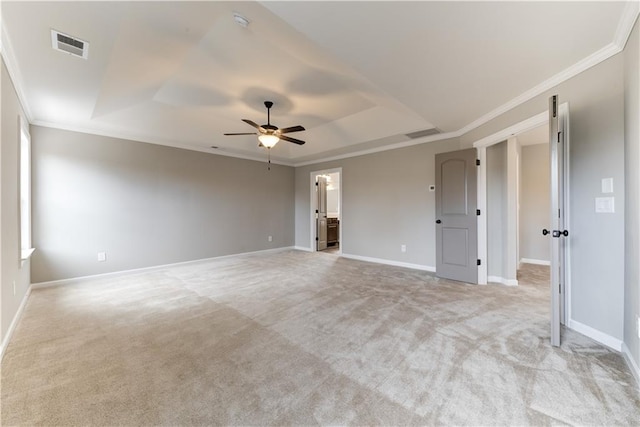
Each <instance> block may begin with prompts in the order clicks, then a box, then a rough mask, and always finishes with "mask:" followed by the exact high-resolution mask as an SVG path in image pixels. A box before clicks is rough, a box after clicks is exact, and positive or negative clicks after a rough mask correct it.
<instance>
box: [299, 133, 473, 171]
mask: <svg viewBox="0 0 640 427" xmlns="http://www.w3.org/2000/svg"><path fill="white" fill-rule="evenodd" d="M461 135H462V134H461V133H460V131H456V132H447V133H441V134H438V135H430V136H426V137H424V138H418V139H415V140H411V141H404V142H396V143H395V144H389V145H383V146H382V147H376V148H370V149H366V150H358V151H354V152H353V153H345V154H339V155H337V156H331V157H323V158H321V159H319V160H308V161H304V162H294V163H293V166H294V167H300V166H307V165H315V164H317V163H324V162H330V161H332V160H342V159H348V158H349V157H358V156H364V155H365V154H373V153H380V152H382V151H389V150H397V149H398V148H404V147H411V146H413V145H421V144H427V143H429V142H436V141H443V140H445V139H452V138H457V137H459V136H461Z"/></svg>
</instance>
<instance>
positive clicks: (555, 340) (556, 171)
mask: <svg viewBox="0 0 640 427" xmlns="http://www.w3.org/2000/svg"><path fill="white" fill-rule="evenodd" d="M568 114H569V112H568V110H563V111H562V112H561V111H560V103H559V102H558V96H557V95H554V96H552V97H551V98H549V155H550V168H551V171H550V172H551V176H550V178H551V180H550V182H551V189H550V190H551V191H550V195H551V212H550V226H551V230H550V231H549V230H546V229H545V230H544V231H543V233H544V234H550V236H551V273H550V275H551V278H550V279H551V345H554V346H559V345H560V324H561V323H562V321H563V319H564V317H565V313H564V307H565V304H564V298H565V293H566V277H567V274H566V265H565V264H566V259H565V258H566V257H565V254H566V246H567V245H568V242H569V231H568V230H567V229H566V224H565V222H566V221H565V220H566V218H565V200H566V198H565V194H564V189H565V177H566V175H565V162H566V159H565V156H566V155H567V152H566V146H567V134H568Z"/></svg>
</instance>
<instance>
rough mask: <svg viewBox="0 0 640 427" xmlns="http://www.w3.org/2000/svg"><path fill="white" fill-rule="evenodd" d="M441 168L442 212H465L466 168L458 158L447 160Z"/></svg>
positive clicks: (464, 213)
mask: <svg viewBox="0 0 640 427" xmlns="http://www.w3.org/2000/svg"><path fill="white" fill-rule="evenodd" d="M440 167H441V170H442V183H441V185H442V198H441V200H442V214H444V215H447V214H451V215H456V214H460V215H466V214H467V197H466V196H467V191H466V183H467V168H466V164H465V162H464V161H462V160H459V159H452V160H447V161H445V162H443V163H442V165H441V166H440Z"/></svg>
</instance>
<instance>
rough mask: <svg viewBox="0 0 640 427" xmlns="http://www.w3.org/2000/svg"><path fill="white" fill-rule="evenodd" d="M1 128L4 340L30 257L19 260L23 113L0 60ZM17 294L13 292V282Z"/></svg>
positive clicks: (25, 284) (1, 315)
mask: <svg viewBox="0 0 640 427" xmlns="http://www.w3.org/2000/svg"><path fill="white" fill-rule="evenodd" d="M1 79H2V82H1V83H2V101H1V102H2V104H1V106H2V115H1V119H0V120H1V122H0V129H1V132H2V139H1V140H0V141H1V144H2V146H1V149H0V176H1V177H2V179H1V183H0V186H1V189H2V193H1V197H0V223H1V224H2V226H1V227H0V230H1V231H0V233H1V237H2V238H1V239H0V241H1V242H2V244H1V246H0V269H1V271H0V276H1V280H2V281H1V282H0V283H1V285H2V286H1V288H2V289H0V291H1V293H0V319H1V320H0V323H1V325H0V330H1V331H2V342H4V340H5V338H6V335H7V332H8V330H9V326H10V325H11V322H12V321H13V318H14V317H15V315H16V313H17V312H18V308H19V307H20V303H21V302H22V299H23V298H24V296H25V294H26V293H27V290H28V289H29V281H30V279H29V265H30V263H29V261H26V262H25V263H24V265H23V264H21V262H20V251H21V247H20V193H19V186H18V183H19V177H20V175H19V171H20V169H19V162H20V158H19V153H20V130H19V129H20V128H19V126H20V125H19V119H18V117H26V116H25V115H24V111H23V110H22V106H21V105H20V101H19V100H18V95H17V94H16V90H15V87H14V86H13V82H12V81H11V77H10V76H9V73H8V72H7V69H6V67H5V64H4V60H2V76H1ZM14 281H15V283H16V294H15V295H14V294H13V282H14Z"/></svg>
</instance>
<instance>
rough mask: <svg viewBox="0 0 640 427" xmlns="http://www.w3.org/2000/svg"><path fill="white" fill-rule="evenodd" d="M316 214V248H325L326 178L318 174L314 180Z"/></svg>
mask: <svg viewBox="0 0 640 427" xmlns="http://www.w3.org/2000/svg"><path fill="white" fill-rule="evenodd" d="M316 191H317V195H318V210H317V212H318V214H317V216H316V242H317V245H316V250H318V251H323V250H325V249H327V178H326V177H324V176H318V178H317V181H316Z"/></svg>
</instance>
